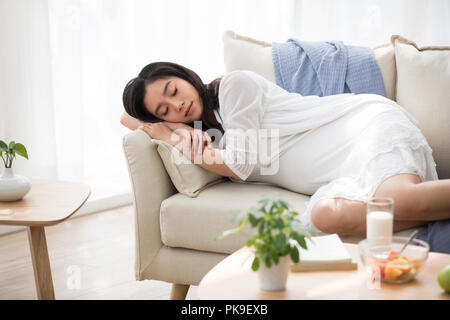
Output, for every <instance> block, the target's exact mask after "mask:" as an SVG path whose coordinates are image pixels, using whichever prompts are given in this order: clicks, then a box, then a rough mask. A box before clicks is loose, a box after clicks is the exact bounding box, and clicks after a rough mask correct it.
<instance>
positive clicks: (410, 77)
mask: <svg viewBox="0 0 450 320" xmlns="http://www.w3.org/2000/svg"><path fill="white" fill-rule="evenodd" d="M223 40H224V57H225V64H226V71H227V72H229V71H232V70H235V69H250V70H253V71H255V72H259V73H260V74H262V75H263V76H266V77H267V78H269V79H270V77H271V75H272V74H271V72H272V73H273V69H271V53H270V44H268V43H266V42H262V41H257V40H253V39H250V38H247V37H242V36H239V35H236V34H234V33H232V32H226V33H225V34H224V38H223ZM392 43H393V44H394V45H393V44H387V45H384V46H380V47H379V48H375V49H374V52H375V57H376V60H377V62H378V64H379V66H380V69H381V72H382V75H383V80H384V82H385V86H386V91H387V95H388V97H389V98H391V99H393V100H397V102H399V104H401V105H403V106H404V107H406V108H407V109H408V110H409V111H410V112H411V113H412V114H413V115H414V116H415V117H416V118H417V119H418V120H419V126H420V127H421V129H422V131H423V132H424V134H425V136H426V137H427V139H428V142H429V143H430V145H431V147H432V149H433V154H434V157H435V160H436V162H437V165H438V166H437V169H438V174H439V176H440V178H449V177H450V143H449V142H448V140H447V139H448V137H450V131H449V128H448V125H447V124H448V123H450V106H449V103H450V96H449V92H450V90H448V89H450V88H447V89H446V86H448V84H449V83H450V75H449V74H448V72H449V70H450V55H449V53H450V51H449V50H450V49H449V47H441V48H438V47H434V48H432V47H427V48H424V49H420V50H419V49H418V47H417V46H416V45H415V44H413V43H411V42H408V41H407V40H406V39H403V38H401V37H393V38H392ZM439 59H440V60H441V61H438V60H439ZM442 68H443V69H444V70H442ZM270 80H272V81H273V79H270ZM443 81H444V82H446V83H442V82H443ZM436 114H438V115H439V117H436ZM442 136H444V137H447V138H446V139H442ZM157 146H158V144H157V143H156V142H155V141H154V140H152V139H151V138H150V137H149V136H147V135H146V134H145V133H144V132H143V131H141V130H136V131H133V132H130V133H128V134H126V135H125V136H124V138H123V150H124V153H125V157H126V162H127V165H128V169H129V175H130V179H131V183H132V189H133V194H134V210H135V231H136V235H135V237H136V257H135V276H136V280H145V279H154V280H162V281H167V282H170V283H173V284H175V285H174V286H173V287H172V288H173V290H172V295H171V298H184V297H185V295H186V292H187V290H188V288H189V285H197V284H198V283H199V282H200V280H201V279H202V277H203V276H204V275H205V274H206V273H207V272H208V271H209V270H210V269H211V268H212V267H213V266H214V265H216V264H217V263H218V262H220V261H221V260H222V259H224V258H225V257H226V256H227V255H229V254H230V253H232V252H234V251H235V250H237V249H239V248H240V247H242V246H244V245H245V238H244V237H243V236H235V237H229V238H226V239H224V240H221V241H217V242H216V241H214V240H213V239H214V238H215V237H216V236H217V235H218V234H220V233H221V232H222V231H223V230H226V229H229V228H232V227H233V225H232V223H231V218H232V216H233V215H234V213H235V212H237V211H239V210H241V209H243V208H248V207H250V206H251V205H253V204H254V203H255V202H256V201H258V200H259V199H260V197H261V195H262V194H269V193H273V192H278V194H279V195H280V197H281V198H283V199H285V200H286V201H288V202H289V203H290V204H291V205H292V207H293V208H297V209H300V208H303V204H304V203H305V201H307V200H308V198H309V196H307V195H303V194H298V193H294V192H291V191H288V190H285V189H282V188H278V187H275V186H268V185H257V184H248V183H236V182H232V181H223V182H221V183H218V184H214V185H213V186H211V187H209V188H206V189H204V190H202V191H201V192H200V193H199V194H198V196H197V197H188V196H186V195H183V194H181V193H178V192H177V190H176V188H175V187H174V185H173V183H172V181H171V179H170V177H169V175H168V173H167V172H166V170H165V167H164V164H163V162H162V160H161V157H160V156H159V154H158V152H157ZM300 210H301V209H300ZM408 232H409V230H408V231H406V232H402V234H407V233H408ZM343 240H344V241H348V242H353V243H355V242H357V241H358V240H360V239H357V238H343Z"/></svg>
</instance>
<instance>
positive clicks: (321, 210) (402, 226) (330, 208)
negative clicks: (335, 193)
mask: <svg viewBox="0 0 450 320" xmlns="http://www.w3.org/2000/svg"><path fill="white" fill-rule="evenodd" d="M311 220H312V223H313V224H314V226H316V228H318V229H319V230H321V231H322V232H325V233H337V234H339V235H341V236H359V237H365V236H366V203H365V202H363V201H354V200H348V199H344V198H333V199H323V200H320V201H318V202H317V203H316V205H315V206H314V208H313V210H312V212H311ZM424 224H425V222H424V221H396V220H394V232H398V231H401V230H406V229H411V228H415V227H419V226H422V225H424Z"/></svg>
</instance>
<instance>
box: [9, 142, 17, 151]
mask: <svg viewBox="0 0 450 320" xmlns="http://www.w3.org/2000/svg"><path fill="white" fill-rule="evenodd" d="M15 144H16V143H15V142H14V140H13V141H11V142H10V143H9V148H10V149H13V148H14V145H15Z"/></svg>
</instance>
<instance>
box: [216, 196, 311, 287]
mask: <svg viewBox="0 0 450 320" xmlns="http://www.w3.org/2000/svg"><path fill="white" fill-rule="evenodd" d="M297 216H298V212H296V211H291V210H290V209H289V205H288V204H287V203H286V202H285V201H283V200H281V199H278V198H270V197H264V198H263V199H262V200H259V201H258V203H257V205H256V207H252V208H250V209H248V210H244V211H240V212H239V213H238V214H236V215H235V216H234V217H233V223H237V224H238V226H237V227H236V228H234V229H230V230H226V231H224V232H223V233H222V234H221V235H220V236H219V237H217V239H223V238H224V237H227V236H229V235H232V234H238V233H240V232H242V231H243V228H244V227H245V226H247V225H249V226H251V228H252V231H253V233H252V234H251V235H250V237H249V239H248V241H247V247H251V248H252V249H253V251H254V254H255V256H254V259H253V262H252V270H253V271H258V278H259V283H260V287H261V289H263V290H268V291H279V290H284V289H285V288H286V282H287V278H288V274H289V269H290V265H291V261H292V262H294V263H297V262H298V261H299V258H300V257H299V250H298V246H300V247H302V248H303V249H307V245H306V241H305V237H308V238H309V237H310V236H311V233H310V232H309V231H308V230H307V229H306V228H305V227H304V226H303V225H302V224H301V222H300V221H299V220H298V217H297Z"/></svg>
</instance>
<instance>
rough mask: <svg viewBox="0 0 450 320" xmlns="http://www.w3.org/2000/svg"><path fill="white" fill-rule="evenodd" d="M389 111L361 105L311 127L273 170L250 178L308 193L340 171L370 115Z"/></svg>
mask: <svg viewBox="0 0 450 320" xmlns="http://www.w3.org/2000/svg"><path fill="white" fill-rule="evenodd" d="M392 111H394V112H397V111H396V110H395V109H393V107H392V106H390V105H385V104H371V105H367V106H362V107H361V108H358V109H355V110H354V111H352V112H350V113H348V114H346V115H344V116H342V117H341V118H338V119H336V120H335V121H333V122H330V123H328V124H326V125H323V126H321V127H318V128H316V129H313V130H311V131H309V132H308V133H307V134H305V136H304V138H303V139H301V140H300V141H298V143H296V144H295V145H293V146H292V147H291V148H290V149H288V150H287V151H286V152H285V153H284V154H283V155H282V156H281V157H280V159H279V166H278V171H277V172H276V173H274V174H272V175H266V176H264V175H256V176H253V177H252V178H253V179H254V180H255V181H256V180H257V181H265V182H270V183H274V184H277V185H280V186H282V187H285V188H287V189H289V190H292V191H295V192H300V193H303V194H309V195H312V194H313V193H314V192H315V191H316V190H317V189H318V188H320V187H321V186H323V185H325V184H327V183H329V182H330V181H332V180H334V179H336V178H338V177H339V176H340V175H342V171H341V164H343V163H344V162H345V161H346V159H347V158H348V157H349V155H350V154H351V153H352V152H353V151H354V147H355V145H356V144H357V143H358V141H359V140H360V136H361V135H362V133H363V132H364V131H365V130H366V129H367V128H369V127H370V126H371V124H374V123H373V122H372V121H373V119H375V118H376V116H377V115H379V114H381V113H385V112H392ZM355 169H357V168H355Z"/></svg>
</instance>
